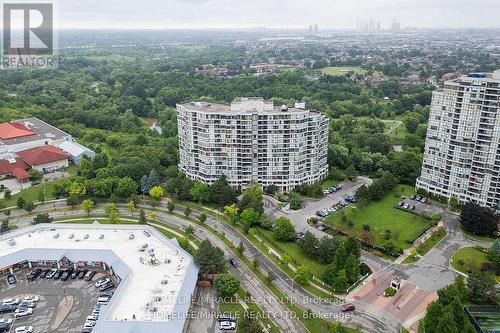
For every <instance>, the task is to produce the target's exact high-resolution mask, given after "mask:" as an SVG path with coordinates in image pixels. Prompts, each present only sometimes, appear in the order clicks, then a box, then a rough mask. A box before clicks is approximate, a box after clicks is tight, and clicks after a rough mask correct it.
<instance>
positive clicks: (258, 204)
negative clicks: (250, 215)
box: [238, 184, 264, 214]
mask: <svg viewBox="0 0 500 333" xmlns="http://www.w3.org/2000/svg"><path fill="white" fill-rule="evenodd" d="M262 193H263V192H262V187H261V186H260V185H259V184H251V185H249V186H248V187H247V188H246V189H245V190H244V191H243V195H242V196H241V199H240V201H239V202H238V209H239V211H243V210H245V209H248V208H251V209H253V210H254V211H256V212H258V213H259V214H263V213H264V201H263V196H262Z"/></svg>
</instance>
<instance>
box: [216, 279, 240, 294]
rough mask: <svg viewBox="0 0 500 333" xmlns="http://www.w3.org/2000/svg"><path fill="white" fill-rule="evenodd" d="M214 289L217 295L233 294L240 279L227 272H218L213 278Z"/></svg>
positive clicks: (237, 287)
mask: <svg viewBox="0 0 500 333" xmlns="http://www.w3.org/2000/svg"><path fill="white" fill-rule="evenodd" d="M214 285H215V289H216V290H217V293H218V294H219V296H221V297H223V298H226V297H231V296H233V295H234V294H235V293H236V292H237V291H238V290H239V289H240V280H238V279H237V278H236V277H235V276H233V275H231V274H229V273H220V274H219V275H217V276H216V277H215V279H214Z"/></svg>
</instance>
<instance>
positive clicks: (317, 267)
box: [259, 229, 327, 278]
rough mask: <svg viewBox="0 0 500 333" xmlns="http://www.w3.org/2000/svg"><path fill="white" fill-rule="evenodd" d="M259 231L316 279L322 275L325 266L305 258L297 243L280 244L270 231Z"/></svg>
mask: <svg viewBox="0 0 500 333" xmlns="http://www.w3.org/2000/svg"><path fill="white" fill-rule="evenodd" d="M259 231H260V232H261V233H263V234H264V235H265V236H267V237H268V238H270V239H272V240H273V241H274V244H275V245H277V246H278V247H279V248H280V249H281V250H282V251H283V252H285V253H287V254H288V255H289V256H290V257H292V258H293V259H294V260H295V261H296V262H297V263H298V264H300V265H303V266H305V267H307V269H308V270H309V271H310V272H311V273H312V274H313V275H314V276H316V277H317V278H319V277H320V276H321V273H323V271H324V270H325V268H326V266H327V265H325V264H322V263H320V262H319V261H316V260H313V259H311V258H309V257H307V256H306V255H305V254H304V253H303V252H302V250H301V249H300V247H299V245H298V244H297V243H293V242H281V241H278V240H275V239H274V237H273V233H272V231H269V230H266V229H259Z"/></svg>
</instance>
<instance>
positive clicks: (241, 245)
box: [236, 242, 245, 255]
mask: <svg viewBox="0 0 500 333" xmlns="http://www.w3.org/2000/svg"><path fill="white" fill-rule="evenodd" d="M236 250H237V251H238V253H239V254H240V255H242V254H243V252H244V251H245V246H243V242H240V243H239V244H238V247H237V248H236Z"/></svg>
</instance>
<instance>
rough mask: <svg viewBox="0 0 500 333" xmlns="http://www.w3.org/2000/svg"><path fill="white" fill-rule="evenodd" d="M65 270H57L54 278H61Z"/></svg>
mask: <svg viewBox="0 0 500 333" xmlns="http://www.w3.org/2000/svg"><path fill="white" fill-rule="evenodd" d="M64 272H65V271H57V272H56V274H54V280H59V279H60V278H61V276H62V275H63V274H64Z"/></svg>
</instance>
